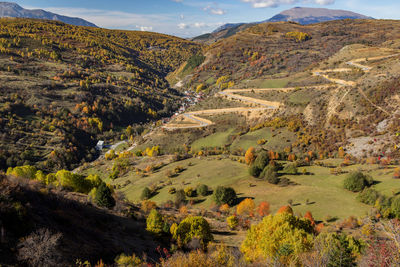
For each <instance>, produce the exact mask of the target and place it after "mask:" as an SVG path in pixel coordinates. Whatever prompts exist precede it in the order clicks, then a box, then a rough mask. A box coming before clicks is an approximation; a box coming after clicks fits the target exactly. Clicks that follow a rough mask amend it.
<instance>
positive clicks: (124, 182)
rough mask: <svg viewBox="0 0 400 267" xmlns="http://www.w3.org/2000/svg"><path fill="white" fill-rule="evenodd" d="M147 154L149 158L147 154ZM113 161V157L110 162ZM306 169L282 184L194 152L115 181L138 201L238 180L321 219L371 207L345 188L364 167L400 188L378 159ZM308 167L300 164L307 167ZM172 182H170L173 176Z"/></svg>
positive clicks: (239, 185)
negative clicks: (335, 169) (147, 192)
mask: <svg viewBox="0 0 400 267" xmlns="http://www.w3.org/2000/svg"><path fill="white" fill-rule="evenodd" d="M143 160H145V159H143ZM341 161H342V160H331V161H330V162H329V161H326V162H325V163H327V164H329V165H332V166H335V165H337V164H339V163H340V162H341ZM108 164H110V163H108ZM177 166H181V167H183V168H184V171H183V172H182V173H180V174H179V175H178V176H177V177H174V178H167V176H166V172H167V171H168V170H173V169H174V168H175V167H177ZM107 168H109V166H108V167H107V164H106V165H103V166H101V167H96V168H94V169H89V170H87V171H85V173H99V174H101V175H102V176H103V178H105V177H106V176H107V175H106V172H107ZM304 169H305V170H306V171H307V173H308V174H306V175H302V174H301V175H285V174H283V173H282V177H286V178H289V179H290V180H291V181H292V182H293V183H294V185H289V186H286V187H281V186H277V185H271V184H269V183H268V182H266V181H263V180H259V179H256V178H253V177H251V176H250V175H249V174H248V172H247V166H246V165H244V164H242V163H239V162H237V161H236V160H233V159H229V158H221V157H218V156H213V157H207V158H192V159H187V160H183V161H179V162H174V163H171V164H168V165H166V166H164V167H162V168H161V169H159V170H157V171H156V172H154V173H152V174H150V175H149V176H147V177H141V176H140V175H139V174H136V172H130V173H128V174H126V175H124V176H123V177H121V178H118V179H116V180H114V181H109V180H108V179H107V181H108V182H111V183H112V184H114V185H117V186H118V187H119V188H120V189H118V190H119V191H120V192H122V193H124V194H125V196H126V198H127V199H128V200H130V201H133V202H140V195H141V192H142V190H143V188H144V187H146V186H148V187H151V186H159V187H161V189H160V190H159V191H158V193H157V194H156V195H155V196H154V197H152V198H151V200H152V201H155V202H156V203H158V204H161V203H163V202H166V201H167V200H174V195H171V194H169V193H168V189H169V188H171V187H174V188H176V189H184V188H186V187H193V188H196V186H197V185H198V184H206V185H208V186H209V187H210V188H213V189H215V188H216V187H217V186H219V185H223V186H232V187H233V188H234V189H235V190H236V192H237V193H238V197H239V198H240V199H243V198H247V197H252V198H254V200H255V202H256V204H258V203H259V202H261V201H267V202H269V203H270V205H271V211H272V212H275V211H276V210H277V209H279V208H280V207H281V206H284V205H288V202H289V201H290V200H291V202H292V203H293V209H294V211H295V213H299V214H304V213H305V212H307V211H311V212H312V214H313V215H314V217H315V218H316V219H317V220H325V219H327V218H328V216H330V217H331V218H336V219H343V218H347V217H349V216H352V215H353V216H363V215H366V214H367V213H368V211H369V210H370V209H371V207H370V206H367V205H364V204H362V203H360V202H359V201H357V200H356V196H357V193H352V192H349V191H347V190H345V189H343V180H344V179H345V177H346V175H347V173H348V172H351V171H355V170H362V171H363V172H364V173H367V174H370V175H371V176H372V177H373V178H374V180H375V181H377V184H376V185H374V188H375V189H376V190H378V191H380V192H382V193H383V194H385V195H388V196H392V195H393V194H395V193H397V192H398V191H399V190H400V180H396V179H393V178H392V177H393V168H386V169H379V168H378V166H377V165H353V166H349V167H343V168H342V169H343V171H344V172H345V173H344V174H341V175H333V174H331V173H330V168H328V167H321V166H309V167H304ZM302 170H303V167H301V168H300V169H299V171H300V172H302ZM169 181H170V182H172V184H168V182H169ZM195 199H197V200H198V201H199V202H200V203H199V204H196V205H195V207H197V208H209V207H210V206H212V205H213V200H212V196H211V195H210V196H207V197H197V198H195Z"/></svg>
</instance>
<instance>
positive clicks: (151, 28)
mask: <svg viewBox="0 0 400 267" xmlns="http://www.w3.org/2000/svg"><path fill="white" fill-rule="evenodd" d="M136 28H138V29H140V30H141V31H142V32H150V31H152V30H153V27H152V26H139V25H136Z"/></svg>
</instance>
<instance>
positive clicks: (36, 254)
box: [18, 228, 62, 266]
mask: <svg viewBox="0 0 400 267" xmlns="http://www.w3.org/2000/svg"><path fill="white" fill-rule="evenodd" d="M61 237H62V234H61V233H56V234H53V233H52V232H51V231H50V230H49V229H46V228H42V229H39V230H37V231H35V232H33V233H31V234H30V235H29V236H27V237H25V238H24V239H23V240H22V241H21V242H20V243H19V244H18V260H20V261H25V262H27V263H28V264H29V265H30V266H55V265H57V258H58V255H59V253H58V251H57V246H58V243H59V241H60V239H61Z"/></svg>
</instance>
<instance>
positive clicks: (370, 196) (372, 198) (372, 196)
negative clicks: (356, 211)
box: [357, 188, 380, 205]
mask: <svg viewBox="0 0 400 267" xmlns="http://www.w3.org/2000/svg"><path fill="white" fill-rule="evenodd" d="M379 197H380V194H379V192H378V191H376V190H375V189H372V188H366V189H364V190H363V191H362V192H361V193H360V194H358V196H357V199H358V201H360V202H361V203H364V204H367V205H375V203H376V201H377V200H378V198H379Z"/></svg>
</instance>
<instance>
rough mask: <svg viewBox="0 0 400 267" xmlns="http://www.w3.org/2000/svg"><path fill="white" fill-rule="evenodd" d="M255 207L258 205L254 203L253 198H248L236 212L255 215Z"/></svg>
mask: <svg viewBox="0 0 400 267" xmlns="http://www.w3.org/2000/svg"><path fill="white" fill-rule="evenodd" d="M255 208H256V205H255V204H254V201H253V200H252V199H251V198H246V199H245V200H243V201H242V202H240V204H239V205H238V206H237V207H236V213H237V214H238V215H248V216H253V215H254V209H255Z"/></svg>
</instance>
